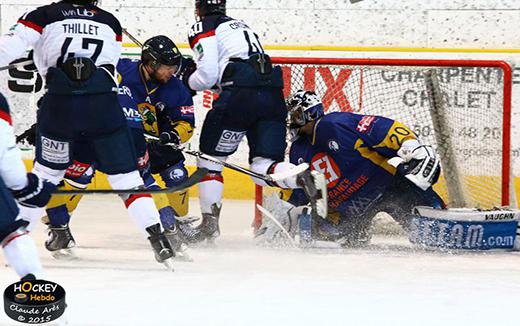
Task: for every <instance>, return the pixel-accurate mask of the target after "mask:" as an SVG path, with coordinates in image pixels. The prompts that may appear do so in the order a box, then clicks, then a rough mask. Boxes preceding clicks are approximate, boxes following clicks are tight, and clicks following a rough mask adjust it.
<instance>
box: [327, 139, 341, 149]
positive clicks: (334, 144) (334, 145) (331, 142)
mask: <svg viewBox="0 0 520 326" xmlns="http://www.w3.org/2000/svg"><path fill="white" fill-rule="evenodd" d="M329 148H330V150H331V151H333V152H337V151H339V144H338V142H337V141H335V140H334V139H331V140H329Z"/></svg>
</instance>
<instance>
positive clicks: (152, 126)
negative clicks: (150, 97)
mask: <svg viewBox="0 0 520 326" xmlns="http://www.w3.org/2000/svg"><path fill="white" fill-rule="evenodd" d="M137 108H138V110H139V113H140V114H141V117H142V118H143V127H144V130H145V132H146V133H147V134H150V135H153V136H159V126H158V124H157V110H156V108H155V106H154V105H152V104H150V103H140V104H139V105H138V106H137Z"/></svg>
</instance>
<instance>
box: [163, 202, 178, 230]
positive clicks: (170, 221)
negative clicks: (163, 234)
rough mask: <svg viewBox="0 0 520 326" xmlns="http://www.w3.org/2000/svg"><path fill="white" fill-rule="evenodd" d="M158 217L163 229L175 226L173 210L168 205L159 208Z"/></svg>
mask: <svg viewBox="0 0 520 326" xmlns="http://www.w3.org/2000/svg"><path fill="white" fill-rule="evenodd" d="M159 217H160V219H161V224H162V226H163V228H164V229H172V228H173V227H174V226H175V220H176V217H175V211H174V210H173V208H171V207H170V206H166V207H164V208H161V209H160V210H159Z"/></svg>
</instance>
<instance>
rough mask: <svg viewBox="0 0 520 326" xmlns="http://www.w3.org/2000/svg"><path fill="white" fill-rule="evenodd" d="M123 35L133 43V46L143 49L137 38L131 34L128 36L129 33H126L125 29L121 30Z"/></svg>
mask: <svg viewBox="0 0 520 326" xmlns="http://www.w3.org/2000/svg"><path fill="white" fill-rule="evenodd" d="M123 33H124V34H125V35H126V36H128V38H129V39H130V40H131V41H132V42H134V43H135V45H137V46H138V47H140V48H142V47H143V43H141V42H140V41H139V40H138V39H137V38H135V37H134V36H133V35H132V34H130V32H128V30H127V29H126V28H123Z"/></svg>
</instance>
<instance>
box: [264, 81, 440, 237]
mask: <svg viewBox="0 0 520 326" xmlns="http://www.w3.org/2000/svg"><path fill="white" fill-rule="evenodd" d="M287 105H288V110H289V119H288V120H289V128H290V133H291V135H292V136H293V141H292V145H291V148H290V154H289V155H290V161H291V162H293V163H297V162H307V163H309V164H310V166H311V168H312V169H315V170H318V171H321V172H322V173H324V174H325V177H326V182H327V188H328V216H327V218H326V219H313V220H312V225H313V229H312V231H313V232H312V236H313V238H314V239H318V240H334V241H338V242H341V244H342V245H345V246H361V245H365V244H367V243H368V242H369V240H370V234H369V227H370V224H371V222H372V219H373V217H374V216H375V215H376V214H377V213H378V212H387V213H388V214H390V215H391V216H392V217H393V218H394V219H395V220H396V221H397V222H399V223H400V224H401V225H402V226H403V227H404V228H405V229H409V228H410V223H411V219H412V217H413V216H412V209H413V208H414V207H415V206H419V205H421V206H429V207H434V208H439V209H440V208H444V207H445V205H444V203H443V201H442V199H441V198H440V197H439V196H438V195H437V193H436V192H435V191H434V190H433V188H432V187H431V186H432V185H433V184H434V183H436V182H437V180H438V178H439V174H440V168H441V167H440V164H439V163H440V162H439V159H438V158H437V155H436V154H435V151H434V150H433V148H432V147H431V146H429V145H425V144H423V143H421V141H420V140H419V139H417V137H416V135H415V134H414V132H413V131H411V130H410V129H409V128H408V127H407V126H405V125H403V124H402V123H400V122H399V121H395V120H391V119H388V118H384V117H379V116H369V115H360V114H353V113H349V112H334V113H330V114H327V115H325V114H324V109H323V105H322V103H321V101H320V99H319V97H318V96H317V95H316V94H314V93H312V92H309V91H298V92H296V93H294V94H293V95H292V96H291V97H290V98H289V99H288V100H287ZM390 160H393V161H397V162H398V163H393V161H390ZM392 163H393V165H392ZM396 166H397V168H396ZM284 195H285V198H284V199H285V200H287V201H288V202H289V203H291V204H293V205H294V206H295V207H293V208H292V209H290V211H289V212H288V216H287V217H285V220H284V221H283V223H282V224H284V225H285V226H289V225H290V227H289V229H290V231H291V232H293V233H294V232H295V230H297V228H298V224H299V223H300V220H299V219H300V217H302V218H303V217H307V216H306V213H305V211H306V210H307V207H306V206H305V204H306V203H307V200H306V198H305V196H304V195H303V194H302V193H301V191H298V190H295V191H293V192H287V191H285V192H284ZM271 227H272V228H275V229H276V227H274V226H271ZM270 231H272V230H266V229H265V228H264V229H263V228H262V227H261V228H260V230H259V231H258V232H257V235H261V234H264V233H265V234H266V236H268V237H273V233H271V232H270ZM304 231H305V232H309V231H310V230H304ZM275 233H276V232H275Z"/></svg>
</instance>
